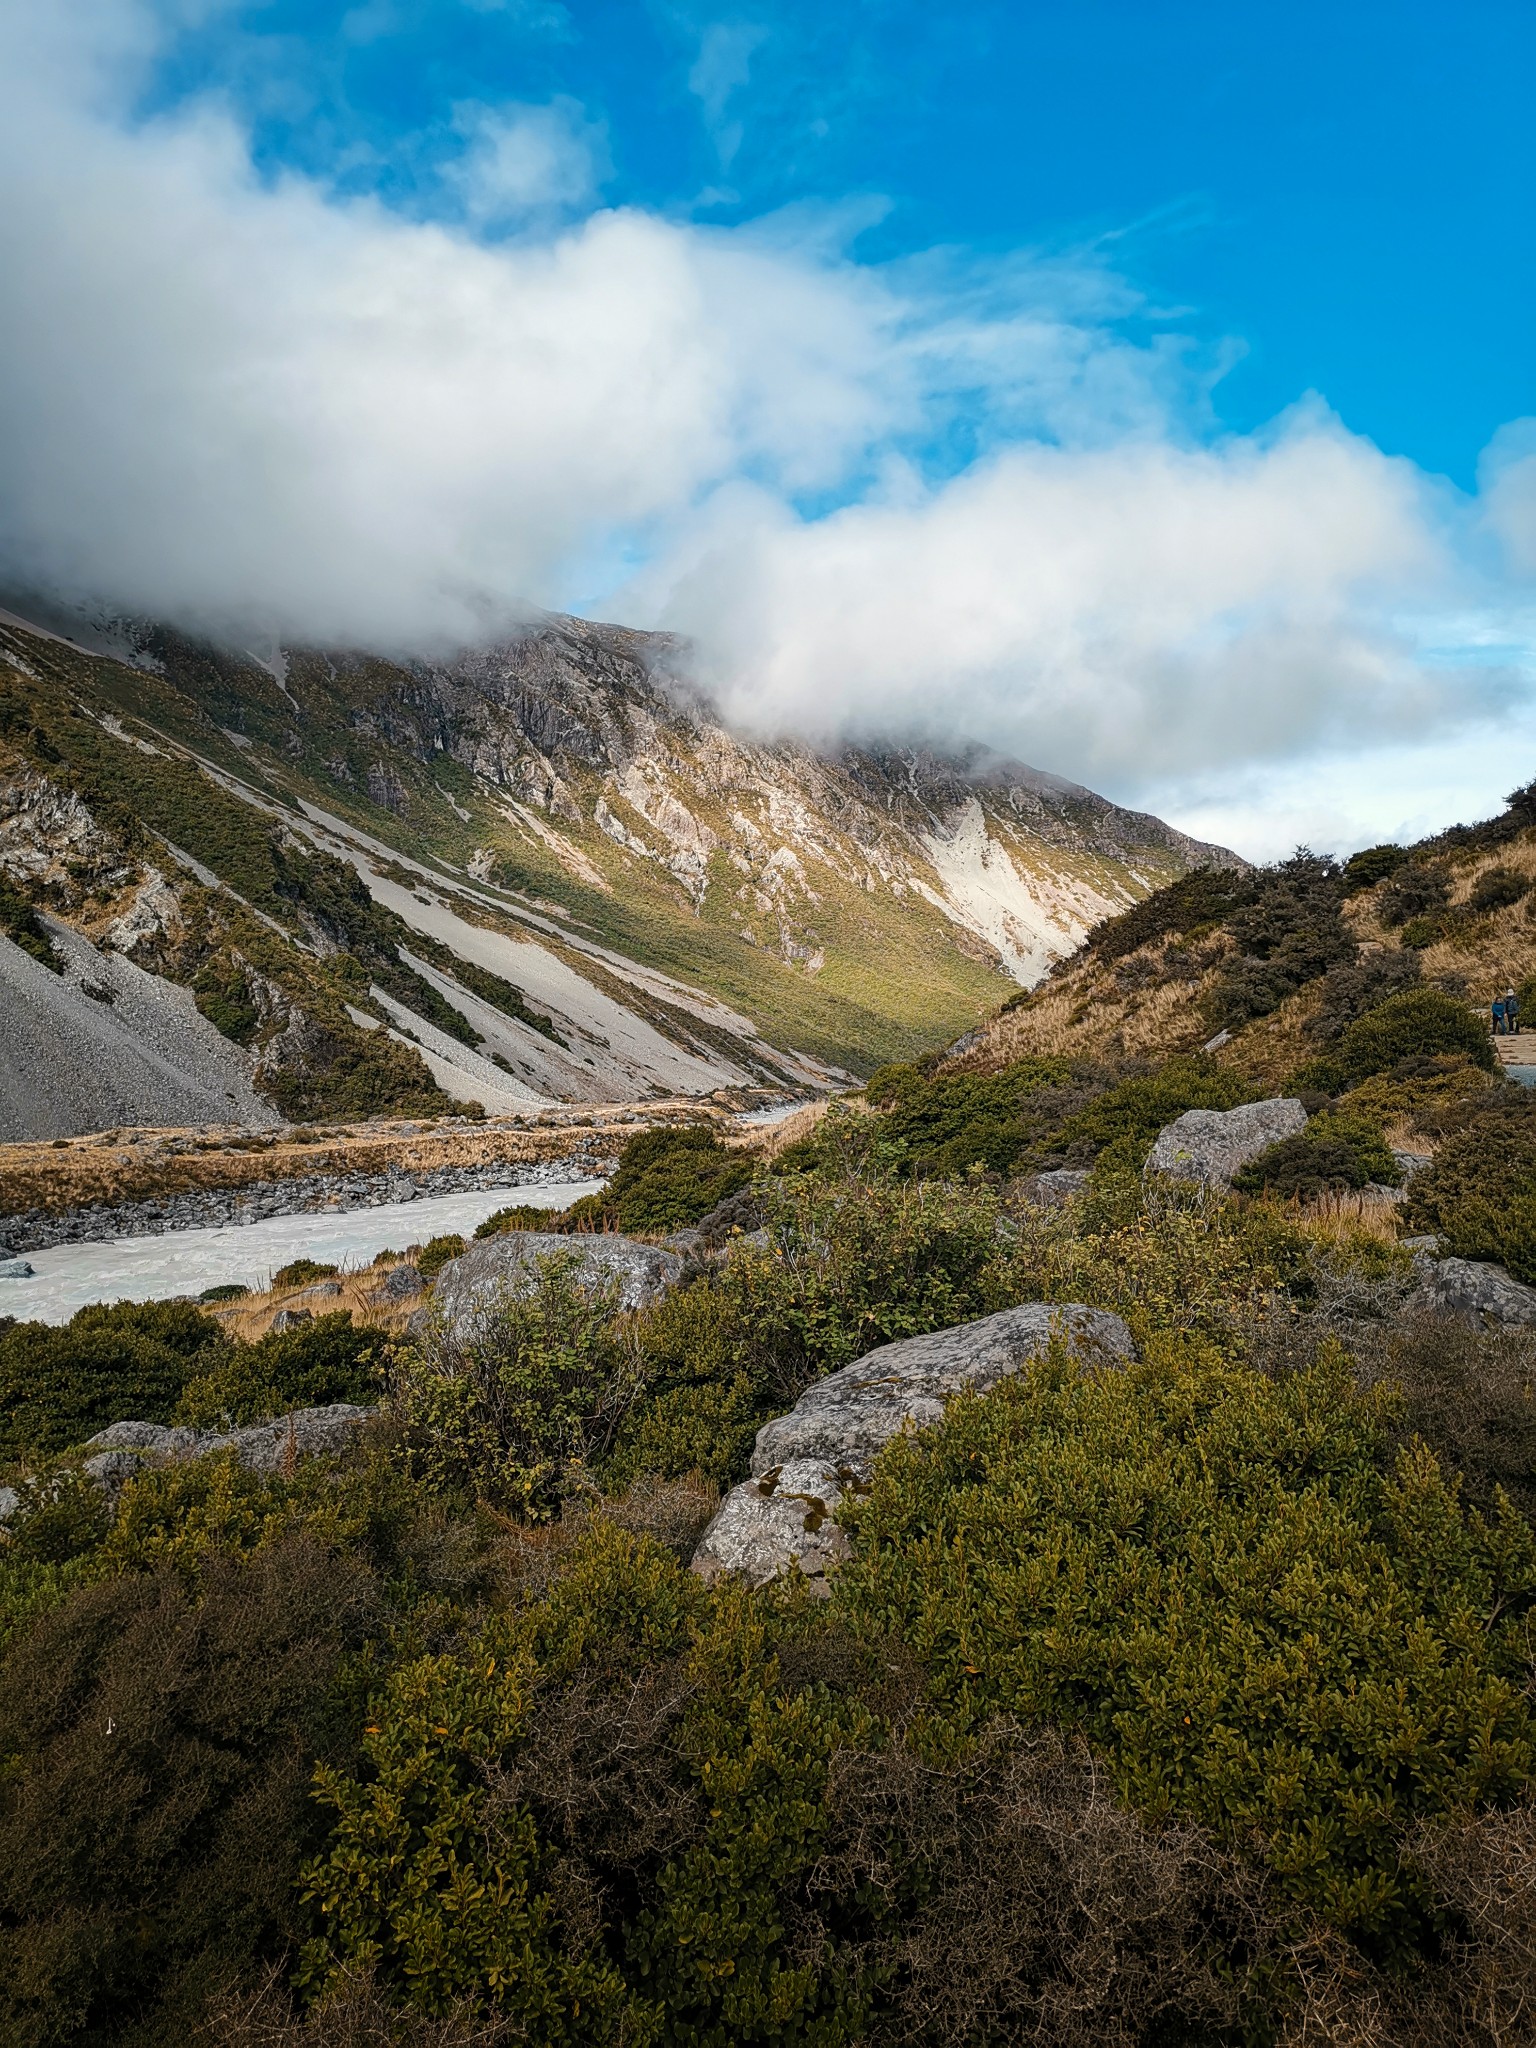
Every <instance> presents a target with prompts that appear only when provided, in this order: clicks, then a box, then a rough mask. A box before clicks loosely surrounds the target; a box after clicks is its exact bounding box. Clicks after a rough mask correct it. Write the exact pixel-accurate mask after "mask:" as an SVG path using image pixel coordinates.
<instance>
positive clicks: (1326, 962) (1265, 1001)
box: [1205, 847, 1357, 1026]
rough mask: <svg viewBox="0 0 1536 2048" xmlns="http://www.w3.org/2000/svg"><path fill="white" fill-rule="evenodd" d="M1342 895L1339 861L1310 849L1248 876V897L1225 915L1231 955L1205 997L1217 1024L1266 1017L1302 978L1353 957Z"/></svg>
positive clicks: (1353, 943) (1306, 979) (1308, 978)
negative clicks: (1337, 862)
mask: <svg viewBox="0 0 1536 2048" xmlns="http://www.w3.org/2000/svg"><path fill="white" fill-rule="evenodd" d="M1343 893H1344V881H1343V876H1342V874H1341V871H1340V869H1339V868H1338V867H1337V865H1336V864H1335V863H1334V862H1333V861H1332V860H1329V859H1326V858H1324V857H1322V856H1319V855H1317V854H1314V853H1310V852H1308V851H1307V849H1306V848H1305V847H1301V848H1298V850H1297V851H1296V852H1295V853H1294V854H1293V855H1292V856H1291V858H1290V859H1289V860H1286V861H1282V862H1280V863H1279V865H1278V866H1276V867H1273V868H1265V869H1262V870H1260V871H1259V872H1258V873H1257V874H1256V875H1254V876H1252V877H1250V894H1249V898H1248V900H1247V901H1245V902H1244V903H1242V904H1240V905H1239V906H1238V908H1236V909H1235V910H1234V911H1233V912H1232V914H1231V916H1230V917H1229V918H1228V919H1227V929H1228V931H1229V932H1230V933H1231V936H1232V941H1233V946H1234V949H1235V950H1234V953H1233V955H1232V957H1231V958H1229V959H1228V960H1227V961H1226V962H1225V963H1224V964H1223V966H1222V969H1221V972H1220V974H1219V975H1218V976H1217V978H1216V980H1215V982H1214V983H1213V984H1212V986H1211V989H1210V991H1209V993H1208V995H1207V996H1206V998H1205V1008H1206V1011H1207V1013H1208V1015H1209V1016H1210V1018H1211V1020H1212V1022H1213V1023H1217V1024H1222V1025H1227V1026H1235V1025H1238V1024H1241V1023H1244V1022H1245V1021H1246V1020H1247V1019H1248V1018H1250V1017H1265V1016H1268V1015H1269V1014H1270V1012H1271V1011H1273V1010H1277V1009H1278V1008H1279V1007H1280V1005H1281V1004H1282V1003H1283V1002H1284V1001H1285V999H1286V997H1287V996H1290V995H1293V994H1294V993H1295V992H1296V990H1297V989H1299V988H1301V987H1302V986H1304V984H1305V983H1307V982H1309V981H1312V980H1314V979H1315V978H1316V977H1317V976H1318V975H1320V974H1325V973H1327V972H1328V970H1329V969H1330V968H1334V967H1338V966H1340V965H1342V964H1343V963H1344V962H1346V961H1349V960H1353V959H1354V957H1355V954H1356V951H1357V946H1356V941H1355V937H1354V934H1353V932H1351V930H1350V929H1349V927H1348V925H1346V924H1345V922H1344V919H1343V916H1342V914H1341V907H1340V906H1341V904H1342V901H1343Z"/></svg>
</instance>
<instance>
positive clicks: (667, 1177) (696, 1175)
mask: <svg viewBox="0 0 1536 2048" xmlns="http://www.w3.org/2000/svg"><path fill="white" fill-rule="evenodd" d="M751 1178H752V1161H751V1159H750V1158H749V1157H748V1156H747V1155H746V1154H744V1153H741V1152H731V1151H729V1150H727V1148H726V1147H725V1146H724V1145H722V1144H721V1142H720V1140H719V1138H717V1137H716V1135H715V1133H714V1132H713V1131H712V1130H711V1129H710V1128H709V1127H708V1125H706V1124H684V1125H681V1126H677V1125H671V1126H669V1125H661V1126H658V1128H657V1129H655V1130H653V1131H642V1132H640V1133H639V1135H638V1136H636V1137H633V1138H631V1139H630V1140H629V1142H628V1144H627V1145H626V1146H625V1147H624V1150H623V1151H622V1152H621V1153H620V1154H619V1160H618V1164H617V1165H616V1166H615V1168H614V1170H613V1174H612V1177H611V1178H610V1180H609V1182H608V1185H607V1187H606V1188H604V1190H603V1192H602V1195H601V1196H600V1197H599V1198H598V1199H599V1200H600V1201H601V1202H602V1204H603V1208H604V1211H605V1213H606V1214H607V1215H609V1216H611V1217H612V1219H613V1225H612V1227H614V1228H617V1229H619V1230H627V1231H640V1232H642V1233H645V1234H647V1235H660V1234H662V1233H664V1232H666V1231H669V1230H682V1229H685V1228H686V1227H687V1226H688V1225H689V1224H690V1223H697V1222H698V1220H699V1218H700V1217H701V1216H707V1215H708V1214H709V1212H710V1210H711V1209H713V1208H714V1206H715V1205H716V1203H717V1202H722V1201H724V1199H725V1197H726V1196H727V1195H733V1194H735V1192H736V1190H737V1189H738V1188H744V1187H745V1186H746V1185H747V1182H748V1181H749V1180H751Z"/></svg>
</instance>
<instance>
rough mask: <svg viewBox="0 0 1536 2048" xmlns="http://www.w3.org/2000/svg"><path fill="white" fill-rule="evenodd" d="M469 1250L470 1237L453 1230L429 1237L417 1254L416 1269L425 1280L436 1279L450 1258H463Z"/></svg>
mask: <svg viewBox="0 0 1536 2048" xmlns="http://www.w3.org/2000/svg"><path fill="white" fill-rule="evenodd" d="M468 1250H469V1241H468V1239H467V1238H464V1237H460V1236H458V1235H456V1234H454V1233H451V1232H450V1233H448V1234H447V1235H445V1236H442V1237H432V1238H428V1240H427V1242H426V1243H425V1244H424V1245H423V1246H422V1248H421V1250H420V1251H419V1252H418V1253H417V1254H416V1270H417V1272H418V1273H420V1275H421V1277H422V1279H423V1280H435V1279H436V1278H437V1276H438V1274H439V1273H441V1271H442V1270H443V1268H444V1266H446V1265H447V1264H448V1262H449V1260H450V1259H458V1258H462V1257H463V1255H464V1253H465V1252H467V1251H468Z"/></svg>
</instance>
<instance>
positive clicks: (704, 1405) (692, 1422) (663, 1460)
mask: <svg viewBox="0 0 1536 2048" xmlns="http://www.w3.org/2000/svg"><path fill="white" fill-rule="evenodd" d="M763 1419H764V1416H763V1410H762V1409H761V1407H760V1406H759V1405H758V1403H757V1401H756V1400H755V1398H754V1396H753V1391H752V1381H751V1378H750V1377H749V1375H748V1374H746V1373H744V1372H739V1373H737V1374H736V1375H735V1377H734V1378H733V1379H731V1380H729V1381H727V1382H725V1383H724V1384H723V1385H722V1384H720V1383H719V1382H711V1381H703V1382H701V1383H699V1384H697V1385H694V1386H673V1387H667V1388H665V1389H664V1390H663V1391H662V1392H660V1393H656V1394H651V1395H649V1396H648V1397H647V1398H646V1399H644V1400H642V1401H641V1402H640V1403H639V1404H638V1405H637V1407H636V1408H635V1410H634V1412H633V1413H632V1414H631V1416H630V1418H629V1420H628V1422H627V1423H626V1424H625V1426H624V1428H623V1429H622V1430H621V1431H620V1433H619V1437H618V1441H617V1443H616V1445H615V1448H614V1454H613V1457H612V1459H611V1460H610V1461H609V1464H608V1466H607V1468H606V1470H605V1471H604V1474H603V1479H604V1483H605V1484H606V1485H609V1486H621V1485H624V1484H626V1483H627V1482H629V1481H631V1480H634V1479H636V1478H639V1477H640V1476H641V1475H642V1474H647V1473H648V1474H651V1475H653V1476H654V1477H656V1478H658V1479H683V1478H686V1477H687V1476H688V1474H689V1473H690V1472H698V1473H701V1474H702V1475H703V1476H704V1477H705V1478H706V1479H712V1480H713V1481H714V1482H715V1484H716V1485H717V1486H731V1485H734V1484H735V1482H736V1481H737V1480H738V1479H743V1478H745V1477H746V1472H747V1466H748V1463H749V1461H750V1459H751V1456H752V1440H753V1438H754V1437H755V1436H756V1435H757V1432H758V1430H759V1428H760V1427H761V1426H762V1422H763Z"/></svg>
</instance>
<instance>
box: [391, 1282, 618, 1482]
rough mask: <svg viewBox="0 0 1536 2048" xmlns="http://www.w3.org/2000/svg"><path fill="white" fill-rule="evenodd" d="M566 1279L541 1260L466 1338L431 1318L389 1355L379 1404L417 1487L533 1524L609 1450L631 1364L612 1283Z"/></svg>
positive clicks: (482, 1317)
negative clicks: (481, 1502) (385, 1396)
mask: <svg viewBox="0 0 1536 2048" xmlns="http://www.w3.org/2000/svg"><path fill="white" fill-rule="evenodd" d="M577 1274H578V1262H577V1260H576V1259H575V1257H574V1256H567V1255H564V1254H556V1255H555V1256H554V1257H552V1258H548V1259H541V1260H539V1261H538V1262H537V1264H536V1267H535V1270H534V1272H533V1274H532V1276H531V1280H530V1283H529V1284H528V1285H527V1286H526V1287H525V1288H523V1289H522V1290H521V1291H517V1292H514V1291H512V1290H511V1289H505V1290H503V1292H502V1294H501V1295H500V1297H499V1298H498V1299H497V1300H496V1302H495V1303H494V1304H493V1305H492V1306H491V1307H489V1308H488V1309H486V1310H485V1311H483V1312H482V1313H480V1314H479V1315H478V1316H477V1317H476V1320H475V1324H474V1328H473V1331H472V1334H469V1335H467V1336H460V1335H457V1334H455V1333H454V1332H453V1331H452V1330H451V1329H449V1328H448V1327H447V1326H446V1325H445V1324H443V1323H441V1322H433V1323H430V1324H429V1326H428V1328H427V1329H426V1330H425V1331H424V1332H423V1333H422V1334H421V1335H420V1336H419V1337H418V1338H417V1339H416V1340H415V1341H414V1342H413V1343H412V1344H410V1345H407V1346H403V1347H401V1348H400V1349H398V1350H397V1351H396V1352H395V1353H394V1356H393V1360H392V1373H391V1381H390V1401H391V1406H392V1408H393V1411H394V1414H395V1417H396V1419H397V1421H398V1423H399V1425H400V1428H401V1430H402V1432H403V1436H404V1440H405V1443H406V1445H407V1447H408V1449H409V1452H410V1455H411V1458H412V1461H413V1465H414V1468H415V1469H416V1470H417V1471H418V1472H419V1473H420V1474H421V1475H422V1477H423V1478H424V1479H425V1481H426V1483H427V1484H428V1485H429V1486H431V1487H433V1488H435V1489H446V1490H449V1491H451V1492H456V1493H464V1494H468V1495H469V1496H471V1497H473V1498H480V1499H485V1500H488V1501H490V1502H491V1503H493V1504H494V1505H495V1506H497V1507H501V1508H508V1509H511V1510H513V1511H515V1512H516V1513H518V1514H521V1515H524V1516H526V1517H528V1518H529V1519H530V1520H540V1519H542V1518H545V1517H547V1516H549V1515H551V1514H553V1513H554V1512H555V1511H556V1509H557V1508H558V1506H559V1503H560V1500H561V1498H562V1496H563V1495H564V1494H565V1493H566V1492H567V1491H568V1490H569V1488H571V1487H572V1486H573V1485H577V1484H579V1483H581V1481H582V1479H583V1477H584V1475H585V1473H586V1471H587V1470H588V1468H590V1467H591V1466H592V1465H593V1464H594V1463H595V1462H597V1461H598V1460H600V1459H602V1458H603V1457H604V1456H606V1454H607V1453H608V1451H609V1450H610V1449H611V1448H612V1446H613V1443H614V1440H615V1438H616V1436H617V1434H618V1431H619V1429H620V1428H621V1426H622V1425H623V1423H624V1421H625V1418H626V1417H627V1416H628V1414H629V1412H630V1410H631V1408H632V1407H633V1406H634V1403H635V1401H636V1399H637V1398H638V1396H639V1394H640V1392H641V1390H642V1386H643V1375H642V1369H641V1366H640V1362H639V1358H638V1354H637V1352H636V1350H635V1347H634V1345H633V1343H632V1341H631V1340H630V1339H629V1338H628V1336H627V1334H626V1333H624V1332H622V1331H620V1330H619V1329H618V1328H617V1327H616V1326H615V1322H614V1318H615V1313H616V1310H617V1304H618V1298H619V1297H618V1286H617V1282H613V1283H610V1285H609V1286H608V1287H607V1288H605V1289H601V1290H598V1291H594V1292H588V1291H587V1290H586V1289H585V1288H584V1287H583V1286H582V1285H581V1283H580V1281H579V1280H578V1278H577Z"/></svg>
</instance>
